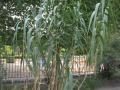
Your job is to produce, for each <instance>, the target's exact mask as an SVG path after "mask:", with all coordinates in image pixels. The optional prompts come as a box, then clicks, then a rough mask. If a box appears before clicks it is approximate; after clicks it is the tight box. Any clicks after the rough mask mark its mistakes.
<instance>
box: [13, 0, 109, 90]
mask: <svg viewBox="0 0 120 90" xmlns="http://www.w3.org/2000/svg"><path fill="white" fill-rule="evenodd" d="M80 5H81V3H80V1H79V0H60V1H58V0H43V1H41V3H40V7H39V10H38V12H36V11H37V9H36V8H35V7H33V6H31V8H30V9H29V10H28V11H27V14H26V15H25V18H24V26H23V31H24V32H23V47H24V58H25V60H26V62H27V65H28V66H29V69H30V71H31V72H32V74H33V75H34V77H35V82H34V84H35V85H34V90H37V88H38V87H37V83H40V82H41V80H40V79H41V77H42V76H41V74H40V72H39V71H40V69H39V60H40V58H43V57H44V58H45V70H44V71H45V74H46V76H47V77H48V78H49V83H48V89H49V90H73V89H74V86H78V90H80V88H81V86H82V84H84V83H83V82H80V83H79V84H78V83H77V85H76V83H75V82H73V77H72V72H71V70H70V63H69V62H70V60H71V58H72V56H73V55H74V54H75V53H76V50H78V49H79V51H80V52H81V54H86V55H88V62H89V64H91V63H95V64H96V63H97V55H98V54H99V53H101V55H102V51H103V48H104V47H103V46H104V43H105V41H106V36H107V35H108V32H109V31H108V26H109V23H108V22H109V18H108V15H109V6H108V3H105V0H101V2H100V3H97V4H96V6H95V10H94V11H93V13H92V14H91V17H90V20H89V25H86V23H85V20H84V18H83V15H84V14H83V13H82V12H81V11H82V10H81V8H80ZM20 23H21V22H20ZM20 23H18V24H17V27H16V33H15V38H16V36H17V31H18V26H19V24H20ZM62 49H64V53H63V54H62V57H61V50H62ZM30 62H32V64H30ZM84 80H85V79H84Z"/></svg>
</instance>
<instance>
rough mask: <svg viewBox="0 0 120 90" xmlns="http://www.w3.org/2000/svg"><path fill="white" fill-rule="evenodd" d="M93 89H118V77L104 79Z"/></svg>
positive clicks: (119, 86)
mask: <svg viewBox="0 0 120 90" xmlns="http://www.w3.org/2000/svg"><path fill="white" fill-rule="evenodd" d="M95 90H120V77H114V78H112V79H110V80H104V81H103V82H102V84H101V85H100V87H98V88H96V89H95Z"/></svg>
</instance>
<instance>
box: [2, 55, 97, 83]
mask: <svg viewBox="0 0 120 90" xmlns="http://www.w3.org/2000/svg"><path fill="white" fill-rule="evenodd" d="M2 61H5V60H4V59H2ZM1 65H3V68H2V72H1V74H2V75H3V76H4V81H6V80H8V81H9V82H10V80H18V81H22V80H24V81H28V80H31V79H33V78H34V77H33V75H32V73H31V72H30V70H29V68H28V67H27V64H26V63H25V62H22V63H21V60H20V59H16V60H15V62H14V63H6V62H2V63H1ZM3 69H4V70H3ZM70 69H71V72H72V73H73V75H84V74H94V72H95V67H94V65H90V66H88V65H87V61H86V56H73V58H72V60H71V61H70Z"/></svg>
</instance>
